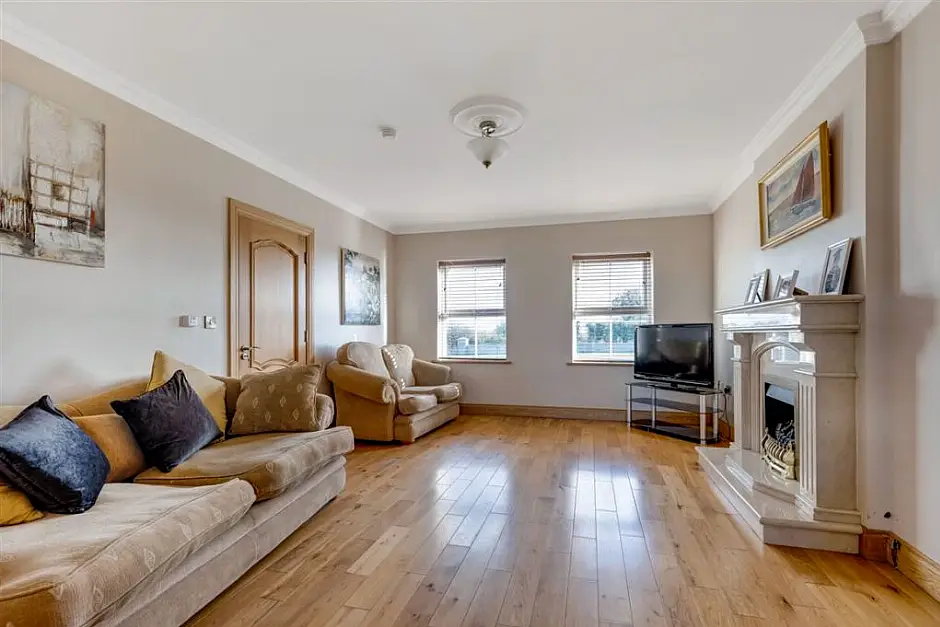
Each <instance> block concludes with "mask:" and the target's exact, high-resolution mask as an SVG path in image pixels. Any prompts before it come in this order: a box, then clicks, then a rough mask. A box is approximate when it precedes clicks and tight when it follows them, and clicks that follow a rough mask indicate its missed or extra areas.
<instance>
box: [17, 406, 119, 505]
mask: <svg viewBox="0 0 940 627" xmlns="http://www.w3.org/2000/svg"><path fill="white" fill-rule="evenodd" d="M110 471H111V465H110V464H109V463H108V458H107V457H105V455H104V453H103V452H102V450H101V448H100V447H99V446H98V445H97V444H95V441H94V440H92V439H91V438H90V437H88V436H87V435H85V432H84V431H82V430H81V428H79V426H78V425H76V424H75V423H74V422H72V421H71V420H70V419H69V417H68V416H66V415H65V414H63V413H62V412H61V411H59V410H58V409H57V408H56V406H55V405H54V404H53V403H52V399H50V398H49V397H48V396H43V397H42V398H41V399H39V400H38V401H36V402H35V403H33V404H32V405H30V406H29V407H27V408H26V409H24V410H23V411H21V412H20V413H19V415H18V416H17V417H16V418H14V419H13V420H12V421H11V422H10V423H9V424H7V425H6V426H5V427H3V428H2V429H0V477H2V478H3V479H4V480H5V481H6V482H7V483H8V484H10V485H11V486H13V487H14V488H16V489H18V490H20V491H21V492H23V493H24V494H26V496H28V497H29V500H30V501H32V503H33V505H35V506H36V508H37V509H40V510H43V511H46V512H52V513H53V514H80V513H82V512H84V511H85V510H87V509H88V508H90V507H91V506H92V505H94V504H95V501H96V500H98V494H100V493H101V488H102V487H103V486H104V482H105V479H107V478H108V473H109V472H110Z"/></svg>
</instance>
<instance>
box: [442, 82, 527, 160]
mask: <svg viewBox="0 0 940 627" xmlns="http://www.w3.org/2000/svg"><path fill="white" fill-rule="evenodd" d="M525 115H526V110H525V107H523V106H522V105H520V104H519V103H518V102H514V101H512V100H510V99H508V98H500V97H498V96H478V97H476V98H470V99H468V100H464V101H462V102H460V103H458V104H457V105H456V106H454V108H453V109H451V110H450V118H451V122H452V123H453V125H454V126H455V127H456V128H457V130H458V131H460V132H461V133H463V134H464V135H468V136H470V137H473V138H474V139H472V140H470V141H469V142H467V149H468V150H469V151H470V152H472V153H473V156H474V157H476V159H477V161H479V162H480V163H482V164H483V167H484V168H487V169H489V167H490V166H491V165H493V162H494V161H496V160H497V159H499V158H500V157H502V156H503V155H505V154H506V153H507V152H508V151H509V144H508V143H506V141H505V140H504V139H503V138H504V137H509V136H510V135H512V134H513V133H515V132H516V131H518V130H519V129H520V128H522V126H523V124H525Z"/></svg>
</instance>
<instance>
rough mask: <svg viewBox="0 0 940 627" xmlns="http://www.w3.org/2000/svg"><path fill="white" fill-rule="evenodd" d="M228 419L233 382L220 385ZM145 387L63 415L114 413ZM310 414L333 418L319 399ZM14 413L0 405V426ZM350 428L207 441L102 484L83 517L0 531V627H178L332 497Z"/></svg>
mask: <svg viewBox="0 0 940 627" xmlns="http://www.w3.org/2000/svg"><path fill="white" fill-rule="evenodd" d="M220 379H221V380H223V381H224V382H225V384H226V410H227V413H228V417H229V420H231V418H232V413H233V412H234V409H235V399H237V398H238V392H239V382H238V380H237V379H224V378H220ZM146 384H147V380H141V381H135V382H133V383H131V384H128V385H124V386H121V387H119V388H116V389H114V390H111V391H109V392H106V393H104V394H99V395H97V396H94V397H91V398H87V399H83V400H80V401H77V402H73V403H69V404H65V405H61V406H60V407H61V408H62V409H63V411H65V412H66V413H68V414H69V415H71V416H80V415H95V414H101V413H109V412H110V411H111V409H110V406H109V403H110V401H111V400H113V399H116V398H129V397H131V396H134V395H137V394H141V393H143V392H144V390H145V387H146ZM317 411H318V412H329V413H332V411H333V404H332V401H331V400H330V398H329V397H327V396H324V395H318V397H317ZM15 415H16V408H9V407H7V408H0V424H5V422H8V421H9V420H10V419H12V418H13V417H14V416H15ZM352 448H353V434H352V430H351V429H349V427H337V428H333V429H327V430H325V431H319V432H304V433H265V434H260V435H247V436H238V437H230V438H228V439H226V440H225V441H223V442H219V443H216V444H212V445H210V446H208V447H206V448H205V449H203V450H201V451H200V452H198V453H196V455H194V456H193V457H192V458H190V459H189V460H187V461H186V462H184V463H183V464H180V465H179V466H177V467H176V468H175V469H174V470H173V471H172V472H170V473H166V474H164V473H161V472H159V471H157V470H155V469H150V470H147V471H145V472H143V473H141V474H139V475H137V477H135V479H134V483H129V482H125V483H109V484H107V485H105V487H104V489H103V490H102V492H101V495H100V496H99V499H98V502H97V503H96V504H95V506H94V507H92V508H91V509H90V510H89V511H87V512H85V513H84V514H78V515H73V516H58V515H52V514H47V515H46V516H45V517H44V518H42V519H40V520H37V521H34V522H29V523H24V524H20V525H15V526H10V527H0V618H2V619H3V620H0V624H4V625H10V624H12V625H15V626H16V627H84V626H92V625H95V626H99V625H100V626H118V625H134V626H135V627H176V626H178V625H181V624H183V623H184V622H185V621H186V620H187V619H188V618H189V617H191V616H192V615H193V614H195V613H196V612H198V611H199V609H200V608H202V607H203V606H204V605H206V604H207V603H208V602H209V601H211V600H212V599H213V598H215V597H216V596H218V595H219V594H220V593H221V592H222V591H224V590H225V589H226V588H227V587H228V586H230V585H231V584H232V583H234V582H235V581H236V580H237V579H238V578H239V577H240V576H241V575H242V574H243V573H245V572H246V571H247V570H248V569H249V568H250V567H251V566H252V565H253V564H255V563H256V562H257V561H259V560H260V559H261V558H262V557H264V556H265V555H266V554H268V553H270V552H271V551H272V550H273V549H274V548H275V547H276V546H277V545H278V544H280V543H281V541H283V540H284V539H285V538H286V537H287V536H288V535H290V534H291V533H292V532H293V531H294V530H295V529H297V528H298V527H299V526H300V525H302V524H303V523H304V522H305V521H307V520H308V519H309V518H310V517H311V516H313V515H314V514H315V513H316V512H318V511H319V510H320V509H321V508H322V507H323V506H324V505H326V504H327V503H328V502H329V501H331V500H332V499H333V498H334V497H335V496H336V495H338V494H339V493H340V492H341V491H342V489H343V487H344V486H345V483H346V470H345V464H346V458H345V457H344V454H345V453H347V452H349V451H351V450H352Z"/></svg>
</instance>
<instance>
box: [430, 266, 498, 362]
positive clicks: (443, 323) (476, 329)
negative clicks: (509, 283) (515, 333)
mask: <svg viewBox="0 0 940 627" xmlns="http://www.w3.org/2000/svg"><path fill="white" fill-rule="evenodd" d="M438 357H445V358H446V357H450V358H466V359H505V357H506V260H505V259H485V260H475V261H442V262H439V263H438Z"/></svg>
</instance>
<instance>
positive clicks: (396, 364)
mask: <svg viewBox="0 0 940 627" xmlns="http://www.w3.org/2000/svg"><path fill="white" fill-rule="evenodd" d="M382 358H383V359H384V360H385V367H386V368H388V372H389V374H390V375H391V376H392V378H393V379H395V381H397V382H398V385H399V386H401V387H403V388H404V387H409V386H412V385H414V384H415V375H414V373H413V372H412V370H411V368H412V362H414V359H415V352H414V351H413V350H412V349H411V347H410V346H408V345H407V344H387V345H385V346H383V347H382Z"/></svg>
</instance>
